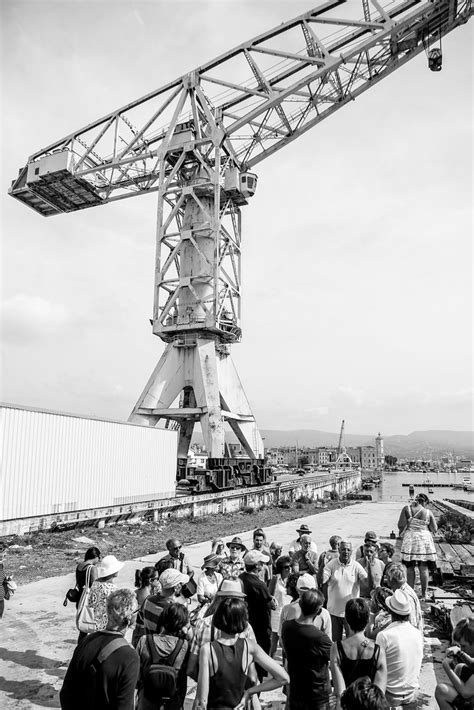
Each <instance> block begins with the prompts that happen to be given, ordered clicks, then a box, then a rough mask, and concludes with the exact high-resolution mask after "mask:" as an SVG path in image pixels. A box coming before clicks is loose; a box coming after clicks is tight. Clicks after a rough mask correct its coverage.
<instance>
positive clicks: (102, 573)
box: [97, 555, 125, 579]
mask: <svg viewBox="0 0 474 710" xmlns="http://www.w3.org/2000/svg"><path fill="white" fill-rule="evenodd" d="M124 564H125V562H119V560H118V559H117V558H116V557H115V555H106V556H105V557H103V558H102V559H101V561H100V566H99V567H98V568H97V577H98V578H99V579H101V578H102V577H110V575H111V574H117V572H120V570H121V569H122V567H123V566H124Z"/></svg>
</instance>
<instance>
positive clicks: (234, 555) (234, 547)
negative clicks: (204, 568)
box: [219, 537, 247, 579]
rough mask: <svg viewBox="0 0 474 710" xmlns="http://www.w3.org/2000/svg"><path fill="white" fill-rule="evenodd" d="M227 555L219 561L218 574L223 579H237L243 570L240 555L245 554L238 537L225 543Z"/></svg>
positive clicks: (245, 550)
mask: <svg viewBox="0 0 474 710" xmlns="http://www.w3.org/2000/svg"><path fill="white" fill-rule="evenodd" d="M227 548H228V550H229V554H228V555H227V557H224V559H222V560H221V562H220V564H219V572H220V574H221V575H222V576H223V578H224V579H237V578H238V577H239V576H240V575H241V574H242V572H243V571H244V570H245V565H244V563H243V560H242V554H243V553H244V552H247V548H246V547H245V545H244V543H243V542H242V540H241V539H240V537H233V538H232V540H231V541H230V542H228V543H227Z"/></svg>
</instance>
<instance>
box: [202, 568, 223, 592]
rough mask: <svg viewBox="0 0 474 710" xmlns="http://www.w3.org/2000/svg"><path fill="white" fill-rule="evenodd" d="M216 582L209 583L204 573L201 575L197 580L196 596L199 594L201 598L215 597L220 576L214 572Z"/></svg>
mask: <svg viewBox="0 0 474 710" xmlns="http://www.w3.org/2000/svg"><path fill="white" fill-rule="evenodd" d="M215 577H216V581H215V582H211V580H210V579H209V577H208V576H207V574H206V573H205V572H203V573H202V574H201V576H200V577H199V579H198V583H197V589H196V594H200V595H202V596H203V597H205V596H207V597H215V595H216V592H217V590H218V589H219V585H220V583H221V582H222V575H221V574H219V572H215Z"/></svg>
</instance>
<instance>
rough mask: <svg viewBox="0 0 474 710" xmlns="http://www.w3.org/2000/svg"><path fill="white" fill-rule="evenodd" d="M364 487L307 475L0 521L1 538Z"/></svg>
mask: <svg viewBox="0 0 474 710" xmlns="http://www.w3.org/2000/svg"><path fill="white" fill-rule="evenodd" d="M360 486H361V474H360V472H358V471H354V472H351V473H348V474H335V475H334V474H333V475H331V474H322V475H316V476H305V477H301V478H298V479H296V480H293V481H285V482H282V483H278V482H275V483H271V484H269V485H266V486H256V487H255V488H251V489H249V488H246V489H243V490H242V489H238V490H235V491H223V492H221V493H209V494H202V495H195V496H182V497H178V498H168V499H163V500H155V501H147V502H143V503H134V504H130V505H121V506H118V505H117V506H111V507H108V508H95V509H90V510H79V511H71V512H69V513H64V514H62V515H46V516H37V517H30V518H18V519H16V520H6V521H0V536H2V535H11V534H18V535H22V534H25V533H28V532H34V531H36V530H48V529H51V528H55V527H61V528H67V527H75V526H77V525H81V526H84V525H97V524H98V523H99V522H100V524H101V525H102V524H104V523H105V524H107V525H111V524H114V523H116V522H118V521H119V520H127V519H132V518H140V517H146V518H148V519H152V520H156V521H158V520H160V519H161V518H185V517H204V516H206V515H215V514H218V513H233V512H236V511H238V510H242V509H244V508H246V507H254V508H260V507H262V506H263V505H266V506H271V505H279V504H281V503H291V502H294V501H296V500H297V499H298V498H300V497H301V496H308V497H309V498H311V499H312V500H315V501H316V500H318V499H321V500H322V499H324V498H326V497H328V496H329V495H330V494H331V493H332V492H334V493H337V494H338V495H340V496H343V495H345V494H346V493H348V492H350V491H353V490H355V489H357V488H360Z"/></svg>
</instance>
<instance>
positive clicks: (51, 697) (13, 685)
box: [0, 677, 61, 708]
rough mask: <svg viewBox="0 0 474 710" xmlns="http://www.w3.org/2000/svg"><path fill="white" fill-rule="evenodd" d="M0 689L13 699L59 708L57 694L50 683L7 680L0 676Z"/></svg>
mask: <svg viewBox="0 0 474 710" xmlns="http://www.w3.org/2000/svg"><path fill="white" fill-rule="evenodd" d="M0 691H3V692H4V693H5V694H6V695H7V696H8V697H10V698H14V699H15V700H30V701H31V702H32V703H33V704H34V705H39V706H42V707H47V708H59V707H61V706H60V704H59V694H58V691H57V690H56V689H55V687H54V686H53V685H51V684H50V683H42V682H41V681H39V680H7V679H6V678H2V677H0Z"/></svg>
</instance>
